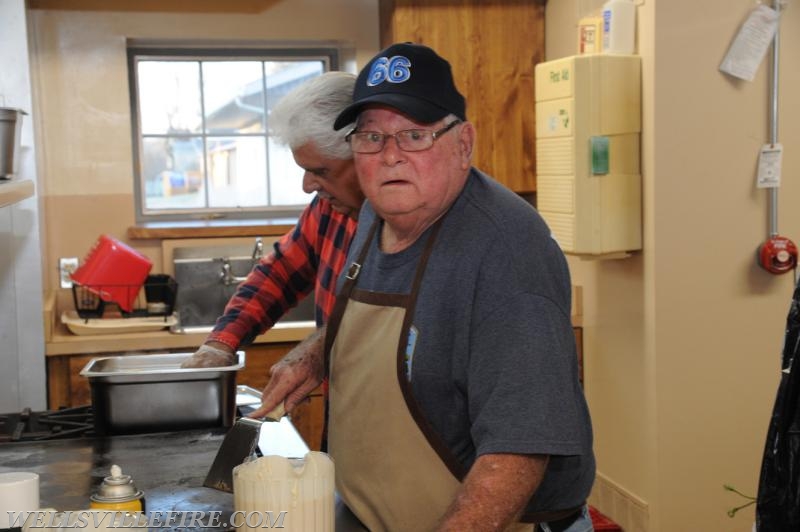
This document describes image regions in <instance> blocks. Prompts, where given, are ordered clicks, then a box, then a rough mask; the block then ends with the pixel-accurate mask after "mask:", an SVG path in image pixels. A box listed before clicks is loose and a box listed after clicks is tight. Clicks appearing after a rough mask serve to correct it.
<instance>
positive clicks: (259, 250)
mask: <svg viewBox="0 0 800 532" xmlns="http://www.w3.org/2000/svg"><path fill="white" fill-rule="evenodd" d="M263 256H264V242H262V241H261V237H260V236H257V237H256V245H255V246H253V266H255V263H256V262H257V261H258V260H260V259H261V257H263Z"/></svg>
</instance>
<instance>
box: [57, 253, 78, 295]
mask: <svg viewBox="0 0 800 532" xmlns="http://www.w3.org/2000/svg"><path fill="white" fill-rule="evenodd" d="M77 269H78V257H69V258H60V259H58V274H59V277H60V279H61V288H72V279H71V278H70V274H71V273H72V272H74V271H75V270H77Z"/></svg>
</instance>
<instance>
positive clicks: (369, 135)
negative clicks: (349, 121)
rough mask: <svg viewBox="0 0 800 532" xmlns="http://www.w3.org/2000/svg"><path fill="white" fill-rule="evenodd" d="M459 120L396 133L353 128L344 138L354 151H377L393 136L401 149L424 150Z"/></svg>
mask: <svg viewBox="0 0 800 532" xmlns="http://www.w3.org/2000/svg"><path fill="white" fill-rule="evenodd" d="M460 123H461V120H453V121H452V122H450V123H449V124H447V125H446V126H444V127H443V128H442V129H439V130H437V131H430V130H428V129H406V130H403V131H398V132H397V133H392V134H389V133H378V132H377V131H358V130H356V129H354V130H353V131H351V132H350V133H348V134H347V136H346V137H345V140H346V141H347V142H349V143H350V147H351V148H352V150H353V151H354V152H356V153H378V152H379V151H381V150H382V149H383V147H384V146H385V145H386V139H387V138H389V137H394V140H395V142H397V147H398V148H400V149H401V150H403V151H424V150H428V149H430V148H431V147H433V141H435V140H436V139H438V138H439V137H441V136H442V135H444V134H445V133H447V132H448V131H450V130H451V129H453V128H454V127H455V126H457V125H458V124H460Z"/></svg>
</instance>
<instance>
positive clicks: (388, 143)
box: [381, 135, 403, 164]
mask: <svg viewBox="0 0 800 532" xmlns="http://www.w3.org/2000/svg"><path fill="white" fill-rule="evenodd" d="M381 155H382V156H383V159H384V160H385V161H386V162H388V163H391V164H394V163H396V162H398V161H399V160H401V159H402V158H403V150H401V149H400V145H399V144H398V143H397V137H395V136H394V135H392V136H391V137H385V138H384V139H383V150H381Z"/></svg>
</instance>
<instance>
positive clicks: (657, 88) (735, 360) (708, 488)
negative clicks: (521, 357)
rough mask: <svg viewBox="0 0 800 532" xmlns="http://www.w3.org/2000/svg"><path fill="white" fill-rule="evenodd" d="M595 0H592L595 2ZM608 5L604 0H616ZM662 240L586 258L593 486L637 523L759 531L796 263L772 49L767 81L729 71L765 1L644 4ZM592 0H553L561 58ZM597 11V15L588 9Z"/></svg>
mask: <svg viewBox="0 0 800 532" xmlns="http://www.w3.org/2000/svg"><path fill="white" fill-rule="evenodd" d="M587 3H590V2H583V4H587ZM600 3H601V2H595V5H599V4H600ZM638 3H639V4H640V6H639V8H638V17H639V20H638V39H637V40H638V50H639V54H640V55H641V56H642V60H643V80H642V83H643V95H644V97H643V117H644V131H643V135H642V168H643V202H644V203H643V205H644V221H643V223H644V235H645V243H644V250H643V251H642V252H639V253H636V254H635V255H634V256H633V257H631V258H628V259H624V260H618V261H604V262H599V261H595V262H591V261H584V260H580V259H577V258H571V259H570V267H571V270H572V274H573V281H574V283H575V284H579V285H583V287H584V297H585V301H584V324H585V331H584V346H585V365H586V366H585V371H586V391H587V397H588V399H589V403H590V408H591V410H592V415H593V419H594V424H595V434H596V451H597V456H598V469H599V473H600V477H599V480H598V484H597V486H596V490H595V493H594V494H593V500H594V501H596V502H599V503H600V504H599V506H600V507H601V509H602V510H603V511H605V512H607V513H609V514H610V515H612V516H613V517H614V518H615V519H617V520H618V521H619V522H620V523H621V524H623V525H626V528H625V530H626V531H635V530H650V531H655V532H662V531H663V532H667V531H669V532H671V531H682V530H703V531H724V532H729V531H730V532H739V531H741V532H744V531H748V532H749V531H750V530H751V527H752V523H753V520H754V512H753V509H752V507H751V508H749V509H747V510H744V511H741V512H739V513H738V514H737V516H736V517H735V518H733V519H731V518H729V517H727V515H726V511H727V510H728V509H729V508H732V507H734V506H738V505H739V504H743V503H744V502H746V501H744V500H743V499H741V498H739V497H738V496H736V495H734V494H732V493H730V492H727V491H724V490H723V487H722V485H723V484H731V485H733V486H735V487H736V488H738V489H740V490H741V491H743V492H745V493H748V494H752V495H755V494H756V491H757V486H758V475H759V468H760V464H761V454H762V452H763V447H764V441H765V436H766V427H767V423H768V420H769V417H770V415H771V410H772V404H773V400H774V396H775V391H776V387H777V382H778V372H779V355H780V350H781V346H782V342H783V331H784V324H785V319H786V312H787V310H788V306H789V302H790V298H791V293H792V287H793V278H792V275H791V274H786V275H783V276H772V275H770V274H767V273H766V272H764V271H763V270H761V269H760V268H759V267H757V266H756V265H755V260H754V259H755V251H756V249H757V247H758V246H759V245H760V244H761V243H762V242H763V241H764V239H765V237H766V235H767V232H768V225H767V198H766V193H765V192H764V191H763V190H757V189H756V188H755V168H756V162H757V155H758V149H759V147H760V146H761V144H762V143H764V142H765V141H767V140H768V139H769V130H768V119H769V114H768V101H769V95H770V91H769V86H768V81H769V80H768V78H769V76H768V70H769V56H768V57H767V58H766V59H765V60H764V63H763V64H762V65H761V68H760V69H759V72H758V76H757V77H756V79H755V80H754V81H753V82H745V81H737V80H734V79H732V78H729V77H727V76H726V75H724V74H722V73H720V72H719V70H718V66H719V64H720V62H721V60H722V57H723V55H724V54H725V52H726V50H727V48H728V46H729V44H730V42H731V40H732V38H733V37H734V35H735V33H736V31H737V29H738V27H739V26H740V25H741V23H742V22H743V21H744V19H745V17H746V15H747V13H748V12H749V10H750V9H752V8H753V6H754V5H755V4H754V3H753V2H752V1H750V0H704V1H702V2H696V1H693V0H669V1H663V2H656V0H644V2H641V1H640V2H638ZM580 6H582V3H581V2H577V3H576V2H570V1H565V0H554V1H551V2H549V3H548V6H547V21H546V27H547V58H548V59H555V58H558V57H563V56H566V55H571V54H573V53H575V42H576V39H575V23H576V20H577V18H578V16H579V14H578V13H577V11H578V9H580ZM581 14H586V13H581ZM799 26H800V11H798V10H797V9H792V8H791V7H790V8H789V9H788V10H786V11H785V12H784V20H783V21H782V23H781V28H782V30H783V31H782V34H781V70H780V73H781V81H780V90H781V100H780V133H779V138H780V140H781V142H782V144H783V145H784V148H785V151H786V153H785V155H784V160H783V185H782V187H781V189H780V192H779V196H780V201H779V205H780V212H779V224H778V227H779V229H780V232H781V233H782V234H784V235H786V236H789V237H790V238H793V239H794V240H795V241H796V242H797V241H798V240H800V212H798V210H797V209H794V208H793V201H792V200H793V199H794V198H798V197H800V180H798V179H797V177H798V175H800V155H799V154H798V152H797V150H796V149H795V150H792V146H798V145H800V102H798V100H797V96H796V95H797V94H798V89H800V70H798V69H797V68H796V64H797V61H798V51H799V50H800V42H798V41H799V40H800V36H798V35H797V32H793V31H787V30H791V29H793V28H797V27H799Z"/></svg>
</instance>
